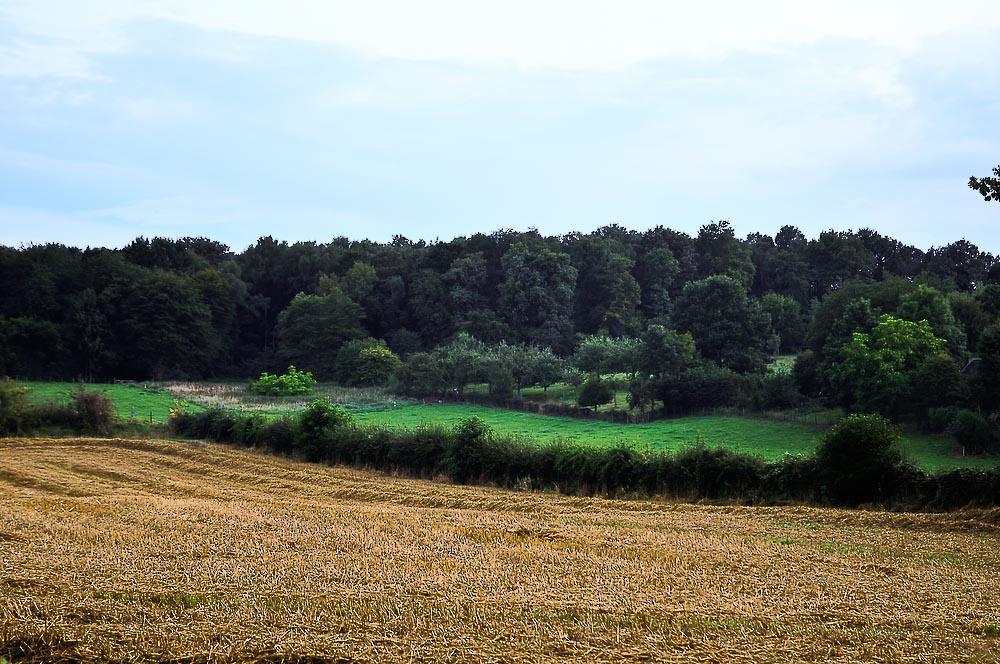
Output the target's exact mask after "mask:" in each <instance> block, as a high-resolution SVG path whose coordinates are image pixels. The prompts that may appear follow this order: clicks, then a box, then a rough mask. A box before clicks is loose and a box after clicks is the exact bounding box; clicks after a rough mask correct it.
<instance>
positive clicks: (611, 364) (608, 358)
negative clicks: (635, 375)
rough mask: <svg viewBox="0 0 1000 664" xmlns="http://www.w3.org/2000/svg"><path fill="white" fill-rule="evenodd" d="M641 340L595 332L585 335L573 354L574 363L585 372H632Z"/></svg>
mask: <svg viewBox="0 0 1000 664" xmlns="http://www.w3.org/2000/svg"><path fill="white" fill-rule="evenodd" d="M638 346H639V341H638V340H637V339H632V338H629V337H619V338H614V337H609V336H607V335H603V334H595V335H591V336H588V337H584V338H583V339H581V340H580V345H579V346H578V347H577V349H576V353H575V354H574V355H573V364H574V365H575V366H576V368H578V369H579V370H580V371H583V372H585V373H602V374H604V373H632V372H633V371H635V363H636V353H637V351H638Z"/></svg>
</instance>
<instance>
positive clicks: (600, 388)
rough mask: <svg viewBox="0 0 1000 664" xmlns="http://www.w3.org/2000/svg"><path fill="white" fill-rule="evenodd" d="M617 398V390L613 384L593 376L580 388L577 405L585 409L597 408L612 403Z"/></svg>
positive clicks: (595, 375)
mask: <svg viewBox="0 0 1000 664" xmlns="http://www.w3.org/2000/svg"><path fill="white" fill-rule="evenodd" d="M614 397H615V390H614V387H612V385H611V383H610V382H608V381H605V380H601V377H600V376H599V375H597V374H591V376H590V377H589V378H588V379H587V380H586V382H584V384H583V385H581V386H580V391H579V392H578V393H577V395H576V403H577V404H578V405H580V406H583V407H585V408H587V407H590V408H595V409H596V408H597V406H600V405H602V404H606V403H608V402H610V401H611V400H612V399H614Z"/></svg>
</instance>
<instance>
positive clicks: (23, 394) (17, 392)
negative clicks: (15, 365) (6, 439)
mask: <svg viewBox="0 0 1000 664" xmlns="http://www.w3.org/2000/svg"><path fill="white" fill-rule="evenodd" d="M27 410H28V389H27V388H25V387H19V386H18V385H16V384H15V383H14V381H12V380H11V379H9V378H4V379H3V380H2V381H0V435H5V434H16V433H21V431H23V429H24V427H25V418H26V416H27Z"/></svg>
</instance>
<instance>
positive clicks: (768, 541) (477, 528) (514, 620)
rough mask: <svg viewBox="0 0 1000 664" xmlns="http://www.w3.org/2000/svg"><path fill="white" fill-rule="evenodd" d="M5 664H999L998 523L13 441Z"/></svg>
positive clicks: (113, 444)
mask: <svg viewBox="0 0 1000 664" xmlns="http://www.w3.org/2000/svg"><path fill="white" fill-rule="evenodd" d="M0 450H2V454H0V504H2V509H0V557H2V559H3V561H4V564H3V566H2V567H0V657H6V658H7V659H10V660H12V661H22V660H23V661H29V662H31V661H39V662H40V661H116V662H124V661H129V662H154V661H155V662H159V661H168V660H169V661H198V662H217V661H258V662H259V661H269V662H277V661H307V660H308V661H317V662H318V661H358V660H364V661H389V662H392V661H414V660H417V661H429V660H433V661H501V660H503V661H522V662H541V661H552V660H564V661H580V660H587V661H598V662H620V661H623V660H631V661H640V660H641V661H651V660H652V661H663V660H670V661H679V662H700V661H737V660H751V659H753V660H762V661H815V660H824V661H956V660H965V661H979V662H997V661H1000V655H998V653H1000V587H998V586H997V584H996V569H997V568H998V567H1000V534H998V532H1000V531H998V523H1000V522H998V521H997V517H998V515H997V513H996V511H995V510H994V511H992V512H984V511H980V512H965V513H955V514H889V513H869V512H845V511H840V510H828V509H817V508H804V507H795V508H744V507H711V506H698V505H684V504H670V503H655V502H633V501H607V500H599V499H583V498H572V497H564V496H556V495H550V494H539V493H523V492H508V491H502V490H498V489H490V488H481V487H462V486H454V485H447V484H440V483H433V482H426V481H417V480H401V479H398V478H391V477H386V476H382V475H375V474H372V473H366V472H360V471H356V470H347V469H343V468H329V467H322V466H316V465H308V464H301V463H296V462H292V461H289V460H286V459H281V458H276V457H272V456H267V455H264V454H259V453H255V452H253V451H247V450H237V449H232V448H228V447H224V446H221V445H212V444H205V443H197V442H170V441H149V440H138V441H129V440H113V441H108V440H94V439H59V440H45V439H6V440H2V441H0Z"/></svg>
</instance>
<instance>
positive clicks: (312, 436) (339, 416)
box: [296, 399, 351, 461]
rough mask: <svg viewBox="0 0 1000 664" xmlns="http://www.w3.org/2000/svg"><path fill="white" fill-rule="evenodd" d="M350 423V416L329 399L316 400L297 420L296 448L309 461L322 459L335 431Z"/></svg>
mask: <svg viewBox="0 0 1000 664" xmlns="http://www.w3.org/2000/svg"><path fill="white" fill-rule="evenodd" d="M350 423H351V415H350V413H348V412H347V411H346V410H344V409H343V408H341V407H340V406H338V405H336V404H334V403H333V402H331V401H330V400H329V399H316V400H315V401H313V402H311V403H310V404H309V405H308V406H306V407H305V409H303V411H302V412H301V413H300V414H299V418H298V432H297V434H298V435H297V437H296V446H297V448H298V451H299V452H301V453H302V454H303V456H305V458H306V459H309V460H310V461H317V460H320V459H322V458H324V457H325V456H326V454H327V452H328V448H329V444H330V442H331V441H330V437H331V435H332V434H333V433H334V431H335V430H337V429H339V428H342V427H346V426H348V425H349V424H350Z"/></svg>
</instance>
